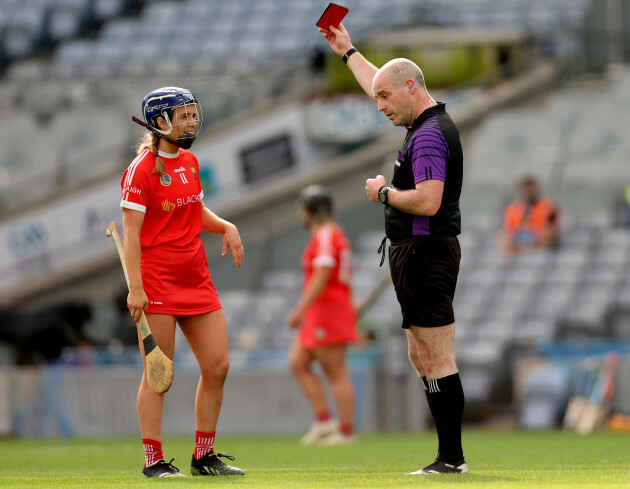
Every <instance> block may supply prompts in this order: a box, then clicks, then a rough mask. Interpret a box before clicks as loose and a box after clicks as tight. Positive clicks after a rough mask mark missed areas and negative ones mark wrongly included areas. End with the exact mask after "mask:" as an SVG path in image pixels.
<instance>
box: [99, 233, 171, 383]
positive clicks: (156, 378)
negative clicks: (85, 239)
mask: <svg viewBox="0 0 630 489" xmlns="http://www.w3.org/2000/svg"><path fill="white" fill-rule="evenodd" d="M106 234H107V236H111V237H113V238H114V242H115V243H116V249H117V250H118V256H119V258H120V264H121V265H122V269H123V273H124V274H125V280H126V281H127V287H129V276H128V275H127V265H126V264H125V254H124V252H123V244H122V240H121V239H120V233H119V232H118V226H116V223H115V222H112V223H111V224H110V225H109V226H108V227H107V232H106ZM136 326H137V327H138V331H139V332H140V337H141V338H142V344H143V346H144V361H145V365H146V371H147V384H149V388H150V389H151V390H152V391H153V392H157V393H158V394H163V393H164V392H166V391H167V390H168V389H169V387H170V386H171V383H172V382H173V370H174V367H173V362H172V361H171V360H170V359H169V358H168V357H167V356H166V355H165V354H164V352H163V351H162V350H160V347H159V346H157V344H156V343H155V339H154V338H153V334H152V333H151V328H149V322H148V321H147V318H146V316H145V315H144V311H142V314H141V315H140V320H139V321H138V322H136Z"/></svg>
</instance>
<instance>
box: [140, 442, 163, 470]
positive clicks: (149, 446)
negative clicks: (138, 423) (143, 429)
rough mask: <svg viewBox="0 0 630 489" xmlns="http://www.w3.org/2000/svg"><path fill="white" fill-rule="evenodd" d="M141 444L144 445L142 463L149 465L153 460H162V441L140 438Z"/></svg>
mask: <svg viewBox="0 0 630 489" xmlns="http://www.w3.org/2000/svg"><path fill="white" fill-rule="evenodd" d="M142 446H143V447H144V464H145V465H146V466H147V467H149V466H151V465H153V464H154V463H155V462H158V461H160V460H164V455H163V454H162V442H159V441H156V440H151V439H149V438H143V439H142Z"/></svg>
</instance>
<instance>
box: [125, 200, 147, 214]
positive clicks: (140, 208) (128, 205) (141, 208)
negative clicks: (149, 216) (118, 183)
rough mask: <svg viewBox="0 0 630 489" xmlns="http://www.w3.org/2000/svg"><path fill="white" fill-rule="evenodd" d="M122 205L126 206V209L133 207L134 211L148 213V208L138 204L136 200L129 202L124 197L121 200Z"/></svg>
mask: <svg viewBox="0 0 630 489" xmlns="http://www.w3.org/2000/svg"><path fill="white" fill-rule="evenodd" d="M120 207H124V208H125V209H131V210H134V211H140V212H144V213H145V214H146V213H147V208H146V207H145V206H143V205H140V204H136V203H135V202H129V201H128V200H124V199H123V200H121V201H120Z"/></svg>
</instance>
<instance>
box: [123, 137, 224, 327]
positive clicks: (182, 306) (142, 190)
mask: <svg viewBox="0 0 630 489" xmlns="http://www.w3.org/2000/svg"><path fill="white" fill-rule="evenodd" d="M160 157H161V159H162V161H164V165H165V167H166V171H165V173H164V174H163V175H161V176H160V175H158V174H157V173H152V172H153V168H154V167H155V157H154V156H153V153H151V152H150V151H145V152H143V153H142V154H140V155H138V157H137V158H136V159H135V160H133V161H132V162H131V164H130V165H129V167H128V168H127V170H126V171H125V173H124V174H123V177H122V181H121V187H122V201H121V203H120V206H121V207H124V208H127V209H133V210H136V211H140V212H144V214H145V216H144V221H143V224H142V230H141V232H140V246H141V249H142V264H141V266H142V282H143V286H144V290H145V292H146V294H147V296H148V298H149V307H148V308H147V312H148V313H158V314H174V315H190V314H202V313H204V312H210V311H214V310H216V309H219V308H220V307H221V304H220V302H219V300H218V298H217V293H216V290H215V288H214V285H213V284H212V281H211V279H210V272H209V271H208V261H207V259H206V253H205V250H204V248H203V243H202V241H201V238H200V235H201V216H202V205H203V200H202V199H203V190H202V189H201V183H200V182H199V163H198V162H197V158H195V156H194V155H193V154H192V153H191V152H190V151H186V150H184V149H180V150H179V152H178V154H177V155H169V154H165V153H163V152H160Z"/></svg>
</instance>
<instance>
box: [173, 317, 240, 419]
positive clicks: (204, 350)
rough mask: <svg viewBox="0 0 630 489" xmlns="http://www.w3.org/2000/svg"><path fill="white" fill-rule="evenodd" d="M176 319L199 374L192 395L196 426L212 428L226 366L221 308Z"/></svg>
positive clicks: (227, 364) (216, 413)
mask: <svg viewBox="0 0 630 489" xmlns="http://www.w3.org/2000/svg"><path fill="white" fill-rule="evenodd" d="M178 321H179V325H180V327H181V330H182V332H183V333H184V336H185V337H186V340H187V341H188V344H189V345H190V348H191V350H192V352H193V354H194V355H195V358H196V359H197V363H198V364H199V370H200V373H201V376H200V377H199V383H198V385H197V395H196V397H195V420H196V428H197V430H199V431H215V430H216V428H217V421H218V419H219V413H220V412H221V404H222V402H223V385H224V384H225V379H226V377H227V374H228V370H229V368H230V358H229V356H228V335H227V328H226V325H225V317H224V315H223V309H219V310H217V311H212V312H209V313H207V314H200V315H198V316H181V317H179V318H178Z"/></svg>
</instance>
